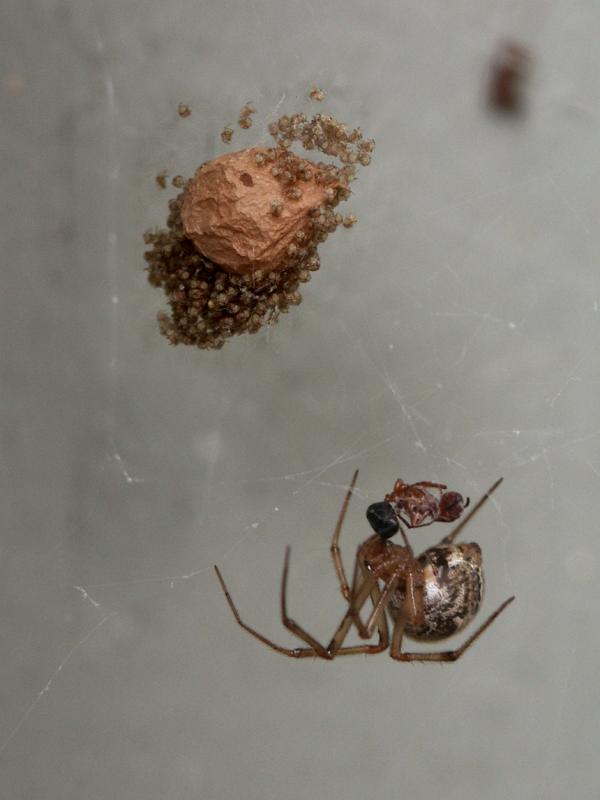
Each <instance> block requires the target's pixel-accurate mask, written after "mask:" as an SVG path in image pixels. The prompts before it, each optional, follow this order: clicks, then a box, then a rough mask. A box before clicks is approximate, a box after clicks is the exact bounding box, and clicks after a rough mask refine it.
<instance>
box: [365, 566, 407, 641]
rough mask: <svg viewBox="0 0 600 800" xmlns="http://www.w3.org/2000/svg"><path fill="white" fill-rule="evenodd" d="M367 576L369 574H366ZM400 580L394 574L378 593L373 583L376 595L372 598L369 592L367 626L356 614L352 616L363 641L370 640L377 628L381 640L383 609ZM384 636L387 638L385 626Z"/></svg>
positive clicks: (377, 588)
mask: <svg viewBox="0 0 600 800" xmlns="http://www.w3.org/2000/svg"><path fill="white" fill-rule="evenodd" d="M364 569H365V571H367V570H366V567H365V568H364ZM367 574H369V573H367ZM399 580H400V575H399V574H396V575H393V576H392V577H391V578H390V580H389V581H388V582H387V583H386V584H385V586H384V587H383V591H380V589H379V586H378V585H377V582H376V583H375V586H376V595H375V597H374V596H373V595H374V593H373V591H372V592H371V598H372V599H373V611H372V612H371V616H370V617H369V620H368V622H367V624H366V625H365V624H364V623H363V622H362V620H361V619H360V618H359V617H358V615H357V614H355V615H354V621H355V623H356V627H357V628H358V632H359V634H360V636H361V638H363V639H370V638H371V636H373V633H374V632H375V627H378V628H379V632H380V638H381V630H382V629H381V619H382V618H383V620H384V621H385V609H386V607H387V604H388V602H389V599H390V596H391V595H392V593H393V592H394V591H395V589H396V587H397V586H398V581H399ZM385 636H386V638H387V637H388V632H387V624H386V625H385Z"/></svg>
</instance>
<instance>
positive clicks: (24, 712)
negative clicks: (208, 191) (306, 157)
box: [0, 0, 600, 800]
mask: <svg viewBox="0 0 600 800" xmlns="http://www.w3.org/2000/svg"><path fill="white" fill-rule="evenodd" d="M6 10H7V11H8V13H7V14H6V15H5V18H4V23H3V25H2V28H1V32H0V37H1V40H2V47H1V48H0V53H1V54H2V55H1V59H2V61H1V70H2V71H1V75H0V78H1V90H0V112H1V115H2V145H3V146H2V149H3V153H4V159H3V167H2V177H3V187H4V191H3V199H4V213H3V224H2V227H3V242H4V243H3V256H4V257H3V267H2V276H3V292H2V316H1V325H2V342H3V346H4V347H3V357H2V404H3V422H2V425H3V427H2V436H3V439H2V473H1V474H2V482H3V485H4V492H3V497H4V501H3V504H2V513H3V519H4V521H3V525H2V532H1V546H0V637H1V644H2V658H1V660H0V707H1V713H0V795H1V796H2V797H3V798H7V800H74V799H75V798H77V800H80V799H81V798H84V799H85V800H112V799H113V798H118V799H119V800H164V798H169V800H179V799H181V800H188V799H189V798H203V800H229V798H231V800H234V798H235V799H237V798H240V797H244V798H245V800H264V799H265V798H272V797H277V798H290V800H304V799H305V798H306V800H309V798H315V797H319V798H323V797H333V798H337V797H340V798H341V797H344V798H353V799H354V798H356V800H359V799H362V798H365V797H383V798H388V797H396V796H398V797H411V798H414V800H421V799H423V800H426V799H428V798H431V797H443V798H449V800H453V799H454V798H461V800H467V798H492V800H496V799H497V800H505V798H506V797H511V796H512V797H545V798H564V797H565V796H566V795H567V794H568V795H569V796H571V797H577V798H588V797H589V798H591V797H596V796H597V791H598V789H597V786H598V780H599V778H600V768H599V766H598V755H597V742H598V735H599V733H600V731H599V726H600V722H599V720H600V709H599V700H598V692H597V677H598V657H599V646H600V627H599V625H598V620H597V609H598V600H599V591H598V566H599V561H598V534H597V521H596V518H597V508H598V496H599V487H600V481H599V476H600V449H599V444H600V411H599V406H598V400H597V397H598V387H599V381H600V370H599V367H598V335H599V328H600V313H599V311H598V309H599V304H600V288H599V286H598V266H597V252H598V245H599V243H600V241H599V239H600V233H599V228H598V224H597V220H598V214H599V211H600V207H599V206H600V202H599V200H598V190H597V186H598V166H599V163H600V150H599V146H598V142H599V141H600V135H599V134H600V131H599V120H598V110H599V108H600V82H599V80H598V75H599V74H600V50H599V49H598V41H599V37H600V17H599V16H598V9H597V7H596V6H595V4H593V3H588V2H566V1H565V2H529V3H514V2H502V1H500V2H468V1H466V2H461V3H458V4H455V3H452V4H448V3H446V2H442V0H439V1H438V0H419V2H407V3H390V2H383V1H381V2H379V1H377V2H372V3H370V4H367V3H363V2H355V1H354V0H345V2H343V3H342V2H329V3H315V2H311V1H310V0H309V1H308V2H307V1H306V0H305V2H302V3H280V2H244V0H237V1H233V0H230V1H229V2H223V0H220V1H219V2H206V3H193V2H190V1H189V0H171V2H170V3H169V4H166V5H165V3H163V2H143V3H142V2H139V3H134V2H126V3H122V2H114V1H113V0H107V1H106V2H102V3H100V2H98V3H95V4H92V3H90V2H89V1H87V0H86V1H85V2H81V3H77V4H75V3H72V4H69V3H64V2H53V1H52V2H50V1H49V2H41V1H40V0H38V1H37V2H30V3H26V4H23V3H17V2H16V0H14V2H12V1H11V0H9V2H8V5H7V9H6ZM506 35H508V36H515V37H517V38H519V39H522V40H523V41H524V42H526V43H527V44H529V46H530V47H531V48H532V50H533V52H534V54H535V58H536V63H535V71H534V75H533V78H532V82H531V85H530V106H529V113H528V115H527V117H526V118H525V119H524V120H522V121H520V122H517V123H511V122H507V121H506V120H501V119H497V118H494V117H490V116H489V115H488V114H487V113H486V112H485V109H484V107H483V103H482V94H483V87H484V82H485V76H486V69H487V65H488V62H489V58H490V54H491V52H492V50H493V48H494V47H495V45H496V44H497V42H498V40H499V39H500V38H502V37H503V36H506ZM15 76H16V77H19V78H20V79H21V80H22V81H23V92H22V94H21V96H13V93H14V90H15V86H16V84H15ZM313 84H316V85H318V86H320V87H322V88H324V89H326V90H327V91H328V92H329V97H328V101H327V103H326V104H325V105H324V106H318V105H316V104H312V105H311V103H310V102H309V101H308V100H307V98H306V94H307V91H308V90H309V89H310V87H311V86H312V85H313ZM11 91H12V92H13V93H11ZM180 100H183V101H186V102H188V103H190V105H191V106H192V109H193V114H192V116H191V117H190V118H189V119H187V120H182V119H180V118H179V117H178V116H177V113H176V108H177V103H178V102H179V101H180ZM248 100H251V101H253V102H254V103H255V105H256V107H257V109H258V112H257V114H256V115H255V124H254V127H253V128H252V129H251V130H250V131H247V132H241V131H239V129H236V133H235V140H234V143H235V145H236V146H239V147H243V146H248V145H250V144H254V143H256V142H257V141H264V130H265V125H266V123H267V122H268V121H269V119H272V118H273V117H274V116H277V115H279V114H280V113H283V112H294V111H296V110H307V111H310V110H311V109H312V110H325V111H328V110H329V111H331V112H333V113H335V114H336V115H338V116H339V117H341V118H342V119H345V120H346V121H347V122H348V123H350V124H359V125H361V126H362V127H363V129H364V130H365V132H366V133H367V134H368V135H372V136H374V137H375V139H376V141H377V150H376V154H375V158H374V161H373V164H372V166H371V167H369V168H368V169H366V170H364V171H363V172H362V173H361V176H360V180H359V181H358V182H357V184H356V190H355V194H354V197H353V198H352V199H351V202H350V203H348V204H347V205H346V210H347V211H348V212H354V213H356V214H357V216H358V217H359V224H358V225H357V226H356V227H355V228H354V229H353V230H351V231H344V230H342V231H340V232H339V233H338V234H336V235H335V236H334V237H332V239H331V240H330V241H329V242H328V243H327V244H326V245H325V246H324V247H323V248H322V262H323V267H322V270H321V271H320V272H319V273H317V274H316V275H315V276H314V278H313V280H312V281H311V283H310V284H309V285H308V286H307V287H306V288H305V291H304V298H305V299H304V303H303V304H302V306H300V307H299V308H298V309H295V310H294V311H293V312H292V313H291V314H290V315H289V316H288V317H286V318H284V319H282V321H281V323H280V324H279V325H278V326H277V327H275V328H273V329H272V330H269V331H264V332H262V333H260V334H259V335H257V336H255V337H247V338H240V339H237V340H235V341H232V342H230V343H229V344H228V345H227V346H226V347H225V349H224V350H222V351H221V352H217V353H206V352H200V351H194V350H191V349H185V348H176V349H173V348H169V347H168V346H167V343H166V341H165V340H164V339H162V338H161V337H160V336H159V334H158V331H157V326H156V323H155V314H156V312H157V310H158V309H160V308H162V307H163V306H164V303H163V298H162V296H161V294H160V293H159V292H157V291H155V290H153V289H152V288H151V287H150V286H149V285H148V284H147V282H146V279H145V275H144V272H143V259H142V252H143V244H142V241H141V237H142V233H143V231H144V229H145V228H147V227H149V226H150V225H155V224H161V223H162V222H163V220H164V218H165V209H166V203H167V200H168V197H169V196H170V192H161V191H160V190H159V189H157V187H156V185H155V183H154V175H155V174H156V173H157V172H158V171H159V170H161V169H169V170H170V172H171V174H176V173H178V172H180V173H183V174H186V175H189V174H191V172H192V171H193V169H194V168H195V167H196V166H197V165H198V164H199V163H200V162H201V161H203V160H206V159H208V158H211V157H213V156H215V155H217V154H219V153H221V152H223V151H224V150H225V149H226V148H225V147H224V146H223V144H222V143H221V141H220V138H219V133H220V131H221V129H222V127H223V126H224V125H225V124H230V123H235V120H236V119H237V113H238V111H239V109H240V108H241V106H242V105H243V104H244V103H245V102H246V101H248ZM356 468H360V471H361V472H360V478H359V491H358V492H357V496H356V497H355V498H354V500H353V503H352V506H351V510H350V514H349V517H348V522H347V525H346V529H345V531H344V538H343V547H344V553H345V556H346V559H347V561H348V563H351V560H352V556H353V552H354V548H355V547H356V545H357V544H358V543H359V542H360V541H361V540H362V539H363V538H364V537H365V536H366V535H367V532H368V531H367V527H366V522H365V520H364V510H365V507H366V505H367V504H368V503H369V502H373V501H374V500H377V499H380V498H381V496H382V494H383V493H384V492H386V491H388V490H389V488H390V487H391V485H392V483H393V481H394V479H395V478H396V477H398V476H402V477H403V478H405V479H408V480H419V479H430V480H440V481H443V482H446V483H448V484H449V485H450V486H451V487H452V488H455V489H458V490H460V491H463V492H464V493H465V494H469V495H470V496H471V497H473V498H477V497H478V496H479V495H480V494H481V493H482V492H483V491H484V490H485V489H486V488H487V487H488V486H489V485H490V484H491V483H492V481H493V480H494V479H495V478H496V477H498V476H499V475H503V476H504V477H505V483H504V485H503V487H502V489H501V491H500V492H499V493H498V496H497V501H496V502H495V503H493V504H492V503H490V504H488V506H487V508H486V510H485V512H482V513H481V515H480V516H479V517H478V519H477V522H476V523H473V526H472V528H471V530H470V531H469V534H468V538H469V539H474V540H476V541H478V542H479V543H480V544H481V546H482V547H483V551H484V558H485V564H486V574H487V581H488V582H487V595H486V599H485V604H484V609H483V611H482V616H483V615H484V614H487V613H489V612H490V611H491V610H493V608H495V607H496V606H497V605H498V604H499V603H500V602H501V601H502V600H504V598H505V597H507V596H508V595H510V594H513V593H514V594H516V595H517V603H516V604H515V605H513V606H512V607H511V608H510V609H509V610H508V611H507V612H506V613H505V614H504V616H503V617H501V618H500V619H499V620H498V621H497V622H496V623H495V624H494V626H493V627H492V629H491V630H490V631H489V632H488V633H486V635H485V636H484V638H483V639H482V640H480V642H478V644H477V646H476V647H474V648H473V649H472V650H471V651H470V652H469V653H468V654H467V655H466V656H465V658H464V660H463V661H461V662H459V663H457V664H453V665H442V666H439V665H419V664H416V665H402V664H398V663H395V662H393V661H392V660H391V659H389V658H388V657H387V656H386V655H380V656H378V657H373V658H367V657H356V658H347V659H338V660H336V661H335V662H333V663H324V662H320V661H314V662H312V661H302V662H295V661H292V660H288V659H286V658H284V657H281V656H278V655H277V654H275V653H272V652H270V651H269V650H267V649H266V648H263V647H262V646H261V645H260V644H259V643H258V642H256V641H255V640H253V639H251V638H250V637H248V636H247V635H246V634H244V632H243V631H241V630H240V629H239V628H238V627H237V626H236V625H235V623H234V621H233V619H232V617H231V615H230V613H229V610H228V608H227V607H226V604H225V602H224V598H223V596H222V594H221V593H220V590H219V587H218V584H217V582H216V580H215V578H214V575H213V573H212V564H213V563H215V562H218V563H219V564H220V565H221V567H222V569H223V572H224V574H225V575H226V577H227V579H228V581H229V583H230V585H231V590H232V594H233V595H234V597H235V599H236V600H237V602H238V603H239V605H240V607H241V609H242V610H243V614H244V616H245V618H246V619H247V620H248V622H250V623H251V624H255V625H256V626H257V627H258V628H259V629H260V630H261V631H263V632H264V633H265V634H267V635H271V636H273V637H274V638H275V639H276V640H277V641H279V642H281V643H282V644H286V643H292V641H293V640H292V639H291V638H290V637H289V636H288V634H287V632H286V631H284V630H282V628H281V625H280V623H279V619H278V591H279V576H280V569H281V565H282V561H283V554H284V548H285V546H286V545H287V544H292V545H293V550H292V571H291V577H290V610H291V613H292V614H293V615H294V616H295V617H296V618H297V619H298V620H300V621H302V622H303V623H304V624H305V625H306V626H307V627H308V628H309V630H311V631H312V632H313V633H314V634H315V635H317V636H318V637H320V638H321V639H322V640H326V639H327V638H328V637H329V636H330V635H331V632H332V631H333V629H334V628H335V626H336V624H337V622H338V620H339V618H340V615H341V614H342V611H343V607H344V604H343V601H342V599H341V596H340V595H339V592H338V591H337V588H336V583H335V578H334V575H333V571H332V567H331V563H330V560H329V552H328V540H329V536H330V534H331V531H332V526H333V524H334V521H335V518H336V516H337V513H338V509H339V507H340V503H341V501H342V498H343V494H344V491H345V486H346V485H347V483H348V481H349V479H350V477H351V475H352V472H353V470H355V469H356ZM438 527H441V526H438ZM446 532H447V528H443V527H442V529H441V530H437V531H436V530H435V528H431V529H429V530H428V531H421V532H419V533H418V534H415V535H414V537H413V540H414V542H415V545H416V546H417V547H420V546H421V545H422V546H423V547H424V546H425V545H426V544H429V543H430V542H432V541H433V540H434V539H435V538H437V536H439V535H442V534H444V533H446Z"/></svg>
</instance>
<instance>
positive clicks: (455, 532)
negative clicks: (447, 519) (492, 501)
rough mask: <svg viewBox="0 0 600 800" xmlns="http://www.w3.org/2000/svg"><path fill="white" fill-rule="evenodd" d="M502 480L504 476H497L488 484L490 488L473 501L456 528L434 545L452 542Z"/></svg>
mask: <svg viewBox="0 0 600 800" xmlns="http://www.w3.org/2000/svg"><path fill="white" fill-rule="evenodd" d="M503 480H504V478H498V480H497V481H496V483H494V484H492V486H490V488H489V489H488V490H487V492H486V493H485V494H484V495H483V497H482V498H481V499H480V500H479V501H478V502H477V503H475V505H474V506H473V508H472V509H471V510H470V511H469V513H468V514H467V516H466V517H465V518H464V519H462V520H461V521H460V522H459V523H458V525H457V526H456V528H454V530H453V531H452V532H451V533H449V534H448V536H444V538H443V539H442V540H441V542H439V543H438V544H437V545H436V547H439V546H440V545H446V544H452V542H453V541H454V540H455V539H456V537H457V536H458V534H459V533H460V532H461V530H462V529H463V528H464V527H465V525H466V524H467V522H469V520H471V519H472V518H473V517H474V516H475V514H476V513H477V512H478V511H479V509H480V508H481V506H482V505H483V504H484V503H485V502H486V500H488V499H489V498H490V497H491V496H492V494H493V493H494V492H495V491H496V489H497V488H498V487H499V486H500V484H501V483H502V481H503Z"/></svg>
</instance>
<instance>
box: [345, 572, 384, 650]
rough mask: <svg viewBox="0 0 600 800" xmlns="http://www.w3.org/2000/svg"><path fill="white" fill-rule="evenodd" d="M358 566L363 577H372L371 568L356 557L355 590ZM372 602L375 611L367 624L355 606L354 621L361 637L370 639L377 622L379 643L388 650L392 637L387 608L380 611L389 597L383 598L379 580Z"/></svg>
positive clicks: (375, 585)
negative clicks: (388, 624)
mask: <svg viewBox="0 0 600 800" xmlns="http://www.w3.org/2000/svg"><path fill="white" fill-rule="evenodd" d="M358 568H360V571H361V572H362V574H363V577H364V578H365V579H367V578H371V577H372V576H371V573H370V572H369V570H368V569H367V568H366V567H365V565H364V564H363V563H362V562H361V561H360V559H359V558H357V559H356V564H355V567H354V573H355V577H354V583H353V588H352V591H353V592H354V591H355V587H356V573H357V571H358ZM371 602H372V603H373V611H372V613H371V617H370V618H369V622H368V623H367V625H365V624H364V623H363V621H362V619H361V617H360V614H359V613H358V611H355V610H354V608H352V612H353V613H352V617H353V622H354V624H355V625H356V628H357V630H358V635H359V636H360V637H361V639H370V638H371V636H373V633H374V628H375V624H376V625H377V628H378V630H379V645H380V646H381V649H382V650H387V647H388V644H389V639H390V635H389V631H388V626H387V618H386V615H385V610H384V611H383V613H380V611H381V609H382V608H384V607H385V603H386V602H387V599H385V598H384V599H383V600H382V592H381V590H380V588H379V581H375V583H374V584H373V588H372V589H371ZM369 624H371V629H370V630H369V629H368V628H369ZM379 645H378V646H379Z"/></svg>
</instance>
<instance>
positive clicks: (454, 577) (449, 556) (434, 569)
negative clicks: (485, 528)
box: [390, 544, 483, 641]
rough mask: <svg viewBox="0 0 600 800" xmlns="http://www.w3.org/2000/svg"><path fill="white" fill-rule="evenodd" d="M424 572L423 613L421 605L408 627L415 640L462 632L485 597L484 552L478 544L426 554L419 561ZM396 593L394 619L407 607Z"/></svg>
mask: <svg viewBox="0 0 600 800" xmlns="http://www.w3.org/2000/svg"><path fill="white" fill-rule="evenodd" d="M418 563H419V566H420V567H421V568H422V576H423V586H422V588H417V592H418V593H420V592H421V591H422V599H423V605H422V612H421V609H420V608H419V605H420V604H419V603H417V609H416V613H415V612H414V611H413V613H412V615H411V616H410V617H409V619H408V621H407V624H406V629H405V630H406V634H407V636H410V637H411V638H412V639H420V640H429V641H434V640H436V639H445V638H446V637H448V636H452V634H454V633H458V631H460V630H462V628H464V627H465V626H466V625H468V623H469V622H470V621H471V620H472V619H473V617H474V616H475V614H476V613H477V610H478V609H479V606H480V604H481V600H482V597H483V571H482V568H481V550H480V548H479V545H477V544H459V545H441V546H438V547H432V548H430V549H429V550H426V551H425V552H424V553H423V554H422V555H421V556H419V559H418ZM404 600H405V597H404V592H400V591H398V592H396V594H395V596H394V598H393V599H392V602H391V603H390V610H391V612H392V614H393V615H395V612H397V611H398V610H399V609H400V607H401V606H402V604H403V603H404Z"/></svg>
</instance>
